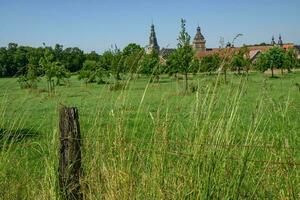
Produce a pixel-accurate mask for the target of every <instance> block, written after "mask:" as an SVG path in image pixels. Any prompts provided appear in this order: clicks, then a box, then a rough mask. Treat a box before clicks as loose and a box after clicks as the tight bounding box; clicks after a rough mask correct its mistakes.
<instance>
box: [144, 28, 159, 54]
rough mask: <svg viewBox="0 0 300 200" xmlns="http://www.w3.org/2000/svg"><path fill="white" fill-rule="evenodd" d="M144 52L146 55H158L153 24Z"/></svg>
mask: <svg viewBox="0 0 300 200" xmlns="http://www.w3.org/2000/svg"><path fill="white" fill-rule="evenodd" d="M146 52H147V54H150V53H152V52H157V53H159V46H158V43H157V38H156V33H155V28H154V24H151V32H150V37H149V45H148V46H147V49H146Z"/></svg>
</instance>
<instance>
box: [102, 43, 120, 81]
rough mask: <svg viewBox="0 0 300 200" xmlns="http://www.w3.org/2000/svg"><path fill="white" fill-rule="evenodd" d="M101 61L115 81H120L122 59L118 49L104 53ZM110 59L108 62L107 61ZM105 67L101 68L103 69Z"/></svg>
mask: <svg viewBox="0 0 300 200" xmlns="http://www.w3.org/2000/svg"><path fill="white" fill-rule="evenodd" d="M103 56H104V58H103V59H102V61H103V62H104V65H105V66H106V67H108V68H109V70H110V73H111V74H112V76H113V77H114V79H115V81H116V82H118V81H119V80H121V73H122V72H124V71H125V70H124V58H123V55H122V52H121V51H120V49H118V48H117V47H115V48H114V49H112V50H110V51H108V52H106V53H105V54H104V55H103ZM108 59H110V60H108ZM106 67H103V68H104V69H105V68H106Z"/></svg>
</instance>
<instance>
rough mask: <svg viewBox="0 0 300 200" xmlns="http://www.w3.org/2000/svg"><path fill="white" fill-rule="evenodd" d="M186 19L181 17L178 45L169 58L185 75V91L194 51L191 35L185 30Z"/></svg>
mask: <svg viewBox="0 0 300 200" xmlns="http://www.w3.org/2000/svg"><path fill="white" fill-rule="evenodd" d="M185 26H186V21H185V20H184V19H181V31H180V33H179V37H178V45H177V49H176V51H175V52H174V53H173V55H172V57H171V59H172V61H171V63H172V64H171V65H172V66H173V67H175V66H176V68H177V69H178V70H175V71H178V72H180V73H182V74H184V76H185V92H187V91H188V72H189V69H190V67H191V64H192V61H193V57H194V52H193V49H192V47H191V45H190V40H191V37H190V35H189V34H188V33H187V32H186V28H185Z"/></svg>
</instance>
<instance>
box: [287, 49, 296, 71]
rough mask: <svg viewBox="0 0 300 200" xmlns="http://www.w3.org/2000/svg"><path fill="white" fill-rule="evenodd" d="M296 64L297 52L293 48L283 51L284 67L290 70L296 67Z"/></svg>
mask: <svg viewBox="0 0 300 200" xmlns="http://www.w3.org/2000/svg"><path fill="white" fill-rule="evenodd" d="M297 65H298V58H297V52H296V50H295V49H292V48H291V49H288V50H287V51H286V52H285V58H284V67H285V68H286V69H287V70H288V71H289V72H291V69H293V68H296V67H297Z"/></svg>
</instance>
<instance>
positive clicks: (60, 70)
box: [39, 48, 69, 95]
mask: <svg viewBox="0 0 300 200" xmlns="http://www.w3.org/2000/svg"><path fill="white" fill-rule="evenodd" d="M39 64H40V66H41V67H42V69H43V72H44V74H45V76H46V80H47V84H48V92H49V94H50V95H51V94H52V93H53V91H54V88H55V84H54V79H55V78H57V82H56V83H59V81H60V80H61V79H63V78H68V77H69V75H68V72H67V70H66V69H65V67H64V65H63V64H62V63H60V62H58V61H55V57H54V54H53V52H52V51H51V50H49V49H47V48H46V50H45V54H44V57H42V58H41V60H40V62H39Z"/></svg>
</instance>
